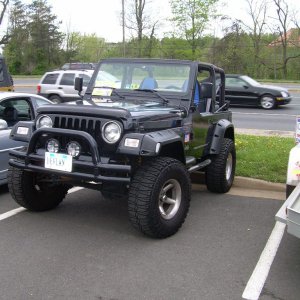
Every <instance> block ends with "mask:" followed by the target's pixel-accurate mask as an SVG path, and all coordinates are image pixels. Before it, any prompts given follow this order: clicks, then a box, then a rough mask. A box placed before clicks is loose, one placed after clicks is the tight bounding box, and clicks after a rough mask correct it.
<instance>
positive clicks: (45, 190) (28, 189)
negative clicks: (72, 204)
mask: <svg viewBox="0 0 300 300" xmlns="http://www.w3.org/2000/svg"><path fill="white" fill-rule="evenodd" d="M39 176H40V175H39V174H38V173H34V172H28V171H24V170H20V169H16V168H14V167H9V169H8V173H7V181H8V189H9V192H10V194H11V195H12V197H13V199H14V200H15V201H16V202H17V203H18V204H19V205H21V206H23V207H25V208H27V209H28V210H31V211H46V210H50V209H53V208H55V207H56V206H58V205H59V204H60V203H61V202H62V201H63V199H64V197H65V196H66V194H67V192H68V189H69V187H68V186H66V185H50V184H49V183H45V182H39Z"/></svg>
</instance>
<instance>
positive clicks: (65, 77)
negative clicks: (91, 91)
mask: <svg viewBox="0 0 300 300" xmlns="http://www.w3.org/2000/svg"><path fill="white" fill-rule="evenodd" d="M93 72H94V70H66V71H64V70H57V71H52V72H47V73H45V74H44V75H43V77H42V79H41V80H40V83H39V84H38V86H37V94H38V95H40V96H44V97H46V98H48V99H50V100H51V101H53V102H55V103H61V102H67V101H73V100H77V99H80V96H79V95H78V92H77V91H76V90H75V88H74V83H75V78H76V77H82V78H83V93H84V92H85V90H86V87H87V85H88V83H89V82H90V79H91V77H92V75H93Z"/></svg>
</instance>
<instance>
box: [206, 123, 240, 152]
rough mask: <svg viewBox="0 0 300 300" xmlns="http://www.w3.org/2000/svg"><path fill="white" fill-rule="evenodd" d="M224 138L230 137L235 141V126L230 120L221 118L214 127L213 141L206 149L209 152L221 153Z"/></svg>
mask: <svg viewBox="0 0 300 300" xmlns="http://www.w3.org/2000/svg"><path fill="white" fill-rule="evenodd" d="M208 138H209V137H208ZM224 138H229V139H232V140H233V141H234V126H233V124H232V123H231V122H230V121H228V120H226V119H221V120H219V121H218V123H217V124H216V125H215V126H214V128H213V133H212V137H211V143H210V144H209V146H208V149H207V151H206V152H207V154H219V153H220V150H221V145H222V141H223V139H224Z"/></svg>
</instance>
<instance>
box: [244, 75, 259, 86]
mask: <svg viewBox="0 0 300 300" xmlns="http://www.w3.org/2000/svg"><path fill="white" fill-rule="evenodd" d="M241 78H243V79H244V80H245V81H246V82H248V83H250V84H251V85H253V86H259V85H261V84H260V83H259V82H257V81H256V80H254V79H253V78H251V77H249V76H247V75H243V76H241Z"/></svg>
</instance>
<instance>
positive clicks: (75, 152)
mask: <svg viewBox="0 0 300 300" xmlns="http://www.w3.org/2000/svg"><path fill="white" fill-rule="evenodd" d="M80 150H81V147H80V145H79V144H78V143H77V142H70V143H68V145H67V152H68V154H69V155H71V156H73V157H77V156H79V154H80Z"/></svg>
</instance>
